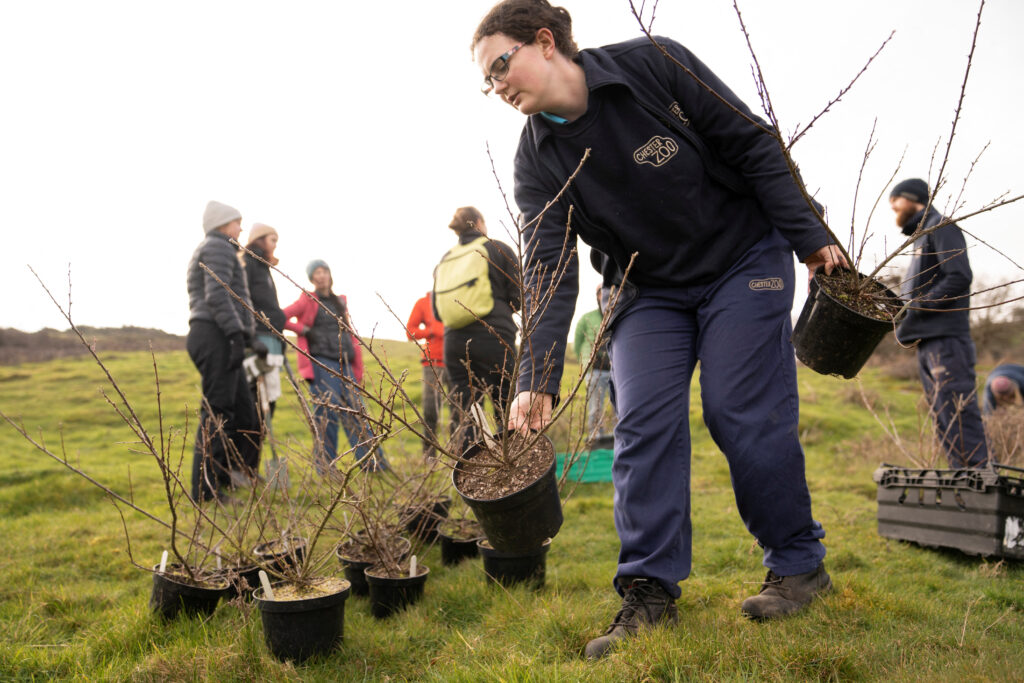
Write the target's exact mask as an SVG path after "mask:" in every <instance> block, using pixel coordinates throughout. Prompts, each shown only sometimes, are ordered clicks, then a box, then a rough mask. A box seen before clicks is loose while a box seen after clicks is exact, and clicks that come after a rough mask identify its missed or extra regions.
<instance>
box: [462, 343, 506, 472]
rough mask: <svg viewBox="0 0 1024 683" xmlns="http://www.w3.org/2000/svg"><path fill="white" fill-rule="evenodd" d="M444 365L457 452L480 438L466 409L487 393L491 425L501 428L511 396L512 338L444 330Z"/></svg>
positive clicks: (503, 426)
mask: <svg viewBox="0 0 1024 683" xmlns="http://www.w3.org/2000/svg"><path fill="white" fill-rule="evenodd" d="M444 365H445V369H446V370H447V371H448V386H449V392H450V394H451V396H452V403H453V404H454V406H453V408H454V409H453V410H452V411H451V431H450V433H451V435H452V437H453V438H455V439H456V441H455V442H454V444H453V445H454V446H455V448H456V449H457V451H458V452H459V453H461V452H462V451H464V450H465V449H466V448H467V447H468V446H469V445H470V443H472V442H473V441H476V440H479V439H480V438H482V437H481V436H480V435H479V434H478V433H477V430H476V428H475V427H473V426H472V425H471V423H470V422H469V421H468V416H469V408H470V406H472V405H473V404H474V403H479V402H481V401H482V400H483V399H484V397H486V396H490V397H491V401H492V403H493V404H494V420H495V427H496V428H497V429H498V431H501V430H503V429H504V428H505V424H504V413H505V408H506V406H507V405H508V402H509V401H510V400H511V398H512V388H513V385H512V373H513V370H514V369H515V339H507V340H504V341H503V340H501V339H500V338H498V337H495V336H494V335H492V334H488V333H486V332H484V333H481V332H479V331H474V332H473V333H472V334H467V333H465V332H460V331H459V330H445V333H444Z"/></svg>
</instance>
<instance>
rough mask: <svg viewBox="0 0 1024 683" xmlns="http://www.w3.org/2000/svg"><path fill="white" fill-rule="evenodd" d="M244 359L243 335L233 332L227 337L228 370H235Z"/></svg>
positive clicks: (240, 365)
mask: <svg viewBox="0 0 1024 683" xmlns="http://www.w3.org/2000/svg"><path fill="white" fill-rule="evenodd" d="M243 360H245V337H244V336H242V333H241V332H235V333H234V334H232V335H231V336H229V337H228V370H237V369H238V368H240V367H242V361H243Z"/></svg>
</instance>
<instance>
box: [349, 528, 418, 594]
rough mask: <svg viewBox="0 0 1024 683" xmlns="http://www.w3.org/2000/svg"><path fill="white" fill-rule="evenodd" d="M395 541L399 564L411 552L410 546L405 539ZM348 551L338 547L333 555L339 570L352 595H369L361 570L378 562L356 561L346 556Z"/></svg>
mask: <svg viewBox="0 0 1024 683" xmlns="http://www.w3.org/2000/svg"><path fill="white" fill-rule="evenodd" d="M395 540H396V541H397V542H398V543H399V548H398V549H397V552H396V553H395V555H396V557H395V560H396V561H398V562H401V561H402V560H404V559H405V558H406V557H407V556H408V554H409V551H410V550H412V544H411V543H409V539H407V538H398V539H395ZM349 549H350V546H345V545H342V546H339V547H338V550H337V551H336V552H335V554H336V555H337V556H338V561H339V562H340V563H341V568H342V570H343V571H344V572H345V578H346V579H348V580H349V583H351V584H352V595H369V594H370V586H369V584H367V583H366V576H365V575H364V574H363V570H365V569H366V568H367V567H372V566H373V565H375V564H377V562H378V560H376V559H374V560H365V559H357V558H355V557H352V556H350V555H347V554H346V553H347V552H348V551H349Z"/></svg>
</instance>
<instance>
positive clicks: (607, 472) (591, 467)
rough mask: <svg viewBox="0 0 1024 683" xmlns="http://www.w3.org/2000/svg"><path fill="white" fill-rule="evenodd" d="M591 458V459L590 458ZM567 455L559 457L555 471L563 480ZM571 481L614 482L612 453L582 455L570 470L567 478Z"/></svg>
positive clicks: (595, 451) (608, 451)
mask: <svg viewBox="0 0 1024 683" xmlns="http://www.w3.org/2000/svg"><path fill="white" fill-rule="evenodd" d="M588 456H589V457H588ZM567 457H568V456H567V454H566V453H559V454H558V456H557V459H558V465H557V468H556V470H555V474H556V476H557V477H558V478H559V479H561V478H562V471H563V470H564V469H565V460H566V458H567ZM566 478H567V479H569V480H570V481H582V482H598V481H611V480H612V451H611V450H593V451H590V452H589V453H587V452H586V451H584V452H583V453H581V454H580V457H579V459H578V460H577V461H576V462H574V463H573V464H572V467H570V468H569V474H568V476H567V477H566Z"/></svg>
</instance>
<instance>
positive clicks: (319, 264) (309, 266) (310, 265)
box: [306, 258, 331, 282]
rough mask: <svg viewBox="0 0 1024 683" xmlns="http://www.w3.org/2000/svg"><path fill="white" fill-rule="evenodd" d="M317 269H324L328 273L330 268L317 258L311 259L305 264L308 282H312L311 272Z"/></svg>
mask: <svg viewBox="0 0 1024 683" xmlns="http://www.w3.org/2000/svg"><path fill="white" fill-rule="evenodd" d="M317 268H326V269H327V271H328V272H330V270H331V267H330V266H329V265H327V261H324V260H323V259H318V258H315V259H313V260H312V261H310V262H309V263H307V264H306V277H308V278H309V281H310V282H312V281H313V271H314V270H316V269H317Z"/></svg>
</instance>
